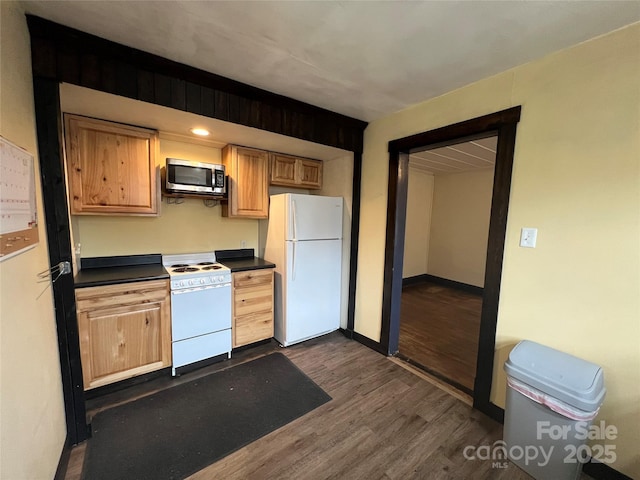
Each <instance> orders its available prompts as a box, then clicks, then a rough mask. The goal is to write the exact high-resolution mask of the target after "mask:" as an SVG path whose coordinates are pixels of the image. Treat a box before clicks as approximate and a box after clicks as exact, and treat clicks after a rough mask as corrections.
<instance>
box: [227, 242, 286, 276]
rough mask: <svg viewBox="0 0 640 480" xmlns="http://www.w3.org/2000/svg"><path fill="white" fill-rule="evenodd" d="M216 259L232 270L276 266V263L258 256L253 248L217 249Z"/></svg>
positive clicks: (241, 270)
mask: <svg viewBox="0 0 640 480" xmlns="http://www.w3.org/2000/svg"><path fill="white" fill-rule="evenodd" d="M215 254H216V261H218V262H220V263H221V264H222V265H224V266H225V267H228V268H230V269H231V272H244V271H247V270H261V269H263V268H275V267H276V264H275V263H271V262H268V261H267V260H265V259H263V258H260V257H256V256H255V254H254V250H253V248H243V249H239V250H216V251H215Z"/></svg>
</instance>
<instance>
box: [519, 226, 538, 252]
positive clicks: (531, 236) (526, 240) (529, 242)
mask: <svg viewBox="0 0 640 480" xmlns="http://www.w3.org/2000/svg"><path fill="white" fill-rule="evenodd" d="M537 239H538V229H537V228H523V229H522V231H521V233H520V246H521V247H526V248H536V240H537Z"/></svg>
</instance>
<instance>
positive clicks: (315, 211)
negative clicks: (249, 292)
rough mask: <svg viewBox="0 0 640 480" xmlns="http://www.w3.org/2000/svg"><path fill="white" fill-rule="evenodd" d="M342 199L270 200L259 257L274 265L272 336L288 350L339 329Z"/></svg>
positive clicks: (303, 197)
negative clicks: (262, 248) (265, 239)
mask: <svg viewBox="0 0 640 480" xmlns="http://www.w3.org/2000/svg"><path fill="white" fill-rule="evenodd" d="M342 209H343V201H342V198H341V197H322V196H318V195H302V194H292V193H285V194H281V195H272V196H271V201H270V205H269V226H268V230H267V241H266V245H265V252H264V257H265V259H266V260H268V261H270V262H273V263H275V264H276V269H275V305H274V336H275V338H276V340H277V341H278V342H280V344H281V345H283V346H285V347H287V346H289V345H292V344H294V343H298V342H302V341H304V340H308V339H310V338H314V337H317V336H320V335H323V334H325V333H329V332H332V331H334V330H337V329H338V328H339V327H340V293H341V285H340V283H341V276H342Z"/></svg>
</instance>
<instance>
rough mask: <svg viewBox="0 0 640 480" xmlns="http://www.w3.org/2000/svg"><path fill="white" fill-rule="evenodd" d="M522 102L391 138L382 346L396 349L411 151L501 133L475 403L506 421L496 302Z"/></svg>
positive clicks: (488, 249) (497, 152)
mask: <svg viewBox="0 0 640 480" xmlns="http://www.w3.org/2000/svg"><path fill="white" fill-rule="evenodd" d="M520 111H521V107H520V106H517V107H512V108H509V109H507V110H503V111H500V112H496V113H492V114H489V115H485V116H482V117H477V118H474V119H471V120H466V121H464V122H460V123H456V124H453V125H449V126H445V127H441V128H438V129H435V130H430V131H426V132H422V133H418V134H415V135H411V136H409V137H404V138H400V139H397V140H392V141H391V142H389V184H388V205H387V231H386V248H385V267H384V287H383V300H382V326H381V332H380V344H381V347H382V348H383V349H384V350H385V351H386V352H387V353H388V354H389V355H396V354H397V353H398V345H399V336H400V311H401V300H402V267H403V260H404V259H403V255H404V237H405V229H406V211H407V190H408V170H409V156H410V155H411V154H413V153H419V152H422V151H425V150H429V149H434V148H437V147H441V146H446V145H451V144H452V143H459V142H462V141H468V140H477V139H482V138H487V137H491V136H497V138H498V141H497V146H496V163H495V169H494V181H493V189H492V197H491V216H490V221H489V235H488V242H487V254H486V268H485V275H484V288H483V293H482V308H481V319H480V332H479V336H478V354H477V362H476V374H475V380H474V388H473V405H474V407H475V408H477V409H479V410H480V411H482V412H484V413H486V414H487V415H489V416H491V417H492V418H495V419H497V420H499V421H502V419H503V416H504V412H503V411H502V409H500V408H499V407H497V406H496V405H494V404H493V403H491V401H490V395H491V384H492V375H493V363H494V351H495V336H496V324H497V319H498V302H499V299H500V281H501V275H502V257H503V253H504V242H505V233H506V226H507V212H508V207H509V193H510V190H511V172H512V167H513V155H514V149H515V139H516V128H517V124H518V122H519V120H520Z"/></svg>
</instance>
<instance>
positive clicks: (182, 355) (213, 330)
mask: <svg viewBox="0 0 640 480" xmlns="http://www.w3.org/2000/svg"><path fill="white" fill-rule="evenodd" d="M162 264H163V266H164V267H165V268H166V270H167V271H168V272H169V276H170V277H171V350H172V355H173V367H172V374H173V375H174V376H175V375H177V374H179V372H178V373H176V369H178V368H180V367H184V366H186V365H190V364H193V363H195V362H200V361H204V360H207V359H211V358H213V357H217V356H219V355H224V354H226V356H227V358H231V271H230V270H229V269H228V268H227V267H225V266H224V265H221V264H219V263H217V262H216V256H215V254H214V253H213V252H204V253H190V254H178V255H163V256H162Z"/></svg>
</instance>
